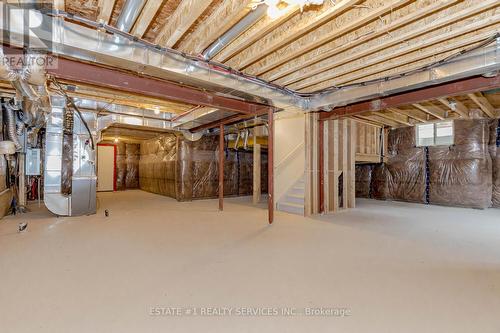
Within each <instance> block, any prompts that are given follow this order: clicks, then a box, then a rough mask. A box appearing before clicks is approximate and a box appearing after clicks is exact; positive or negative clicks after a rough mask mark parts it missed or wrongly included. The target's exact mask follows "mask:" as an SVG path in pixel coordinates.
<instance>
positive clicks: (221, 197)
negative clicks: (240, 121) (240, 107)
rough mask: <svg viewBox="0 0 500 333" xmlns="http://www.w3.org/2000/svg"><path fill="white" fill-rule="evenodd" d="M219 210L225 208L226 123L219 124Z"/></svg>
mask: <svg viewBox="0 0 500 333" xmlns="http://www.w3.org/2000/svg"><path fill="white" fill-rule="evenodd" d="M219 210H220V211H222V210H224V125H222V124H221V125H220V126H219Z"/></svg>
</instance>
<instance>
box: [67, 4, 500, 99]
mask: <svg viewBox="0 0 500 333" xmlns="http://www.w3.org/2000/svg"><path fill="white" fill-rule="evenodd" d="M123 3H124V0H116V1H113V0H109V1H95V0H87V1H84V0H66V2H65V9H66V10H67V11H68V12H70V13H72V14H75V15H82V16H84V17H86V18H89V19H91V20H95V19H96V15H97V16H98V17H99V18H100V19H102V20H103V21H106V22H110V23H111V24H115V23H116V21H117V18H118V15H119V14H120V12H121V8H122V7H123ZM257 3H258V1H256V0H243V1H242V0H238V1H236V0H213V1H211V0H166V1H162V2H161V3H160V1H157V0H149V1H147V2H146V3H145V5H144V7H143V9H142V11H141V14H140V15H139V18H138V19H137V21H136V22H135V25H134V27H133V29H132V31H131V33H132V34H134V35H136V36H138V37H141V38H144V39H146V40H148V41H151V42H156V43H159V44H160V45H162V46H169V47H173V48H174V49H177V50H180V51H182V52H186V53H188V54H192V55H200V54H201V53H202V52H203V51H204V50H205V49H206V48H207V47H208V46H210V45H211V44H212V43H213V42H214V41H216V40H217V39H218V38H219V37H220V36H221V35H222V34H223V33H224V32H226V31H227V30H229V29H230V28H231V27H233V26H234V25H235V24H236V23H238V21H240V20H241V19H242V18H243V17H244V16H245V15H247V14H248V13H249V12H250V11H251V10H252V6H255V5H256V4H257ZM111 5H112V6H111ZM110 8H111V9H110ZM499 8H500V4H499V2H498V1H496V0H483V1H477V0H466V1H457V0H447V1H445V0H416V1H412V0H392V1H387V0H384V1H382V0H366V1H354V0H343V1H339V0H337V1H332V0H325V1H324V2H323V4H322V5H310V6H306V7H304V9H303V11H301V10H300V9H299V7H298V6H292V5H288V6H286V3H285V2H282V3H281V11H280V12H279V15H278V17H276V18H271V17H270V16H268V15H264V16H263V17H262V18H261V19H260V20H258V21H257V22H256V23H255V24H253V25H252V26H250V27H249V28H248V29H247V30H246V31H244V32H243V33H242V34H240V35H239V36H237V38H235V39H232V40H231V41H230V43H228V45H226V46H225V47H224V48H223V49H222V50H220V51H219V52H218V53H217V54H216V55H215V57H214V59H213V60H215V61H218V62H221V63H224V64H226V65H229V66H231V67H233V68H235V69H238V70H242V71H243V72H245V73H247V74H251V75H256V76H259V77H261V78H263V79H266V80H269V81H272V82H273V83H275V84H278V85H280V86H284V87H287V88H290V89H293V90H297V91H300V92H312V91H317V90H320V89H324V88H328V87H331V86H342V85H346V84H351V83H359V82H363V81H366V80H372V79H376V78H382V77H387V76H390V75H394V74H397V73H401V72H406V71H411V70H413V69H416V68H420V67H422V66H426V65H429V64H432V63H434V62H436V61H439V60H442V59H444V58H446V57H448V56H450V55H453V54H455V53H457V52H458V51H460V50H463V49H467V48H471V47H474V46H477V45H480V44H481V43H482V42H484V41H485V40H487V39H488V38H490V37H492V36H494V35H495V34H496V33H498V31H499V28H500V11H499Z"/></svg>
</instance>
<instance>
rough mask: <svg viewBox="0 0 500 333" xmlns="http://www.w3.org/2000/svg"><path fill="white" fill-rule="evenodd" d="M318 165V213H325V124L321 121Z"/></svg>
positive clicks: (319, 126)
mask: <svg viewBox="0 0 500 333" xmlns="http://www.w3.org/2000/svg"><path fill="white" fill-rule="evenodd" d="M318 122H319V124H318V135H319V137H318V144H319V149H318V159H319V161H318V165H319V186H318V189H319V213H320V214H321V213H324V211H325V158H324V156H325V155H324V138H325V133H324V129H325V126H324V125H325V122H324V121H323V120H321V119H320V120H318Z"/></svg>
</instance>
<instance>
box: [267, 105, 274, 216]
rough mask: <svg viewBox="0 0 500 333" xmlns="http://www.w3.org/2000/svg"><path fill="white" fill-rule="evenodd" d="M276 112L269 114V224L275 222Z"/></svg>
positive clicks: (270, 111) (270, 110)
mask: <svg viewBox="0 0 500 333" xmlns="http://www.w3.org/2000/svg"><path fill="white" fill-rule="evenodd" d="M273 111H274V110H273V109H272V108H269V110H268V112H267V117H268V121H267V126H268V130H269V136H268V139H267V182H268V183H267V191H268V203H267V204H268V222H269V224H272V223H273V222H274V112H273Z"/></svg>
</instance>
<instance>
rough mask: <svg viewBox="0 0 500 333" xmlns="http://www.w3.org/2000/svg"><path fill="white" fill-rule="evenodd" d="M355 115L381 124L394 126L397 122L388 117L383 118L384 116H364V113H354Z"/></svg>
mask: <svg viewBox="0 0 500 333" xmlns="http://www.w3.org/2000/svg"><path fill="white" fill-rule="evenodd" d="M356 117H358V118H361V119H364V120H368V121H371V122H375V123H378V124H380V125H381V126H389V127H396V126H397V125H398V124H397V123H395V122H393V121H390V120H388V119H385V118H378V117H371V116H365V115H360V114H358V115H356Z"/></svg>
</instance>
